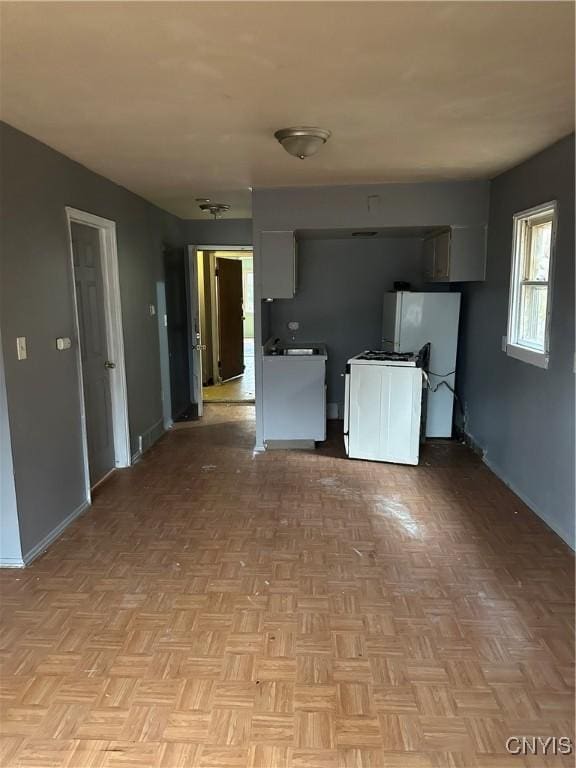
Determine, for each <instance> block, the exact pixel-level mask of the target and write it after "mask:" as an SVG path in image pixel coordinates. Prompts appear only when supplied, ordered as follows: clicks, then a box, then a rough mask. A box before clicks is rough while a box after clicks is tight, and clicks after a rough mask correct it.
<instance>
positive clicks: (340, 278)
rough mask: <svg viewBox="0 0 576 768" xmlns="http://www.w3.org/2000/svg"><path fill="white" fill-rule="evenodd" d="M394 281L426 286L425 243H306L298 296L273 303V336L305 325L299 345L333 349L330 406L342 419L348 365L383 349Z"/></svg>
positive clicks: (300, 257)
mask: <svg viewBox="0 0 576 768" xmlns="http://www.w3.org/2000/svg"><path fill="white" fill-rule="evenodd" d="M394 280H407V281H408V282H410V283H412V287H413V288H415V289H418V288H421V287H422V283H423V270H422V241H421V240H419V239H415V238H395V239H378V240H351V239H348V240H345V239H332V240H302V241H301V242H300V243H299V247H298V292H297V294H296V297H295V298H294V299H283V300H277V301H274V302H273V303H272V304H271V305H270V335H271V336H278V337H280V338H281V339H282V340H285V339H289V338H291V332H290V331H289V330H288V329H287V327H286V324H287V323H288V321H290V320H297V321H298V322H299V323H300V330H299V331H297V332H296V334H295V335H296V340H297V341H303V342H304V341H318V342H324V343H326V344H327V346H328V365H327V374H328V402H329V403H338V405H339V413H340V415H342V413H343V411H342V406H343V403H344V380H343V378H342V377H341V375H340V374H341V373H342V372H343V371H344V368H345V366H346V361H347V360H348V359H349V358H350V357H352V355H356V354H358V352H361V351H362V350H363V349H369V348H372V349H378V348H379V346H380V338H381V323H382V296H383V294H384V292H385V291H389V290H392V288H393V283H394Z"/></svg>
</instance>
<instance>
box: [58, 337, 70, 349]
mask: <svg viewBox="0 0 576 768" xmlns="http://www.w3.org/2000/svg"><path fill="white" fill-rule="evenodd" d="M71 346H72V339H70V338H69V337H68V336H60V337H58V338H57V339H56V349H57V350H58V351H59V352H63V351H64V350H65V349H70V347H71Z"/></svg>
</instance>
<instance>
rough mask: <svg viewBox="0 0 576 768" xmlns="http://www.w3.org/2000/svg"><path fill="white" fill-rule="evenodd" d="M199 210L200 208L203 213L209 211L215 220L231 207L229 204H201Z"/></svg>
mask: <svg viewBox="0 0 576 768" xmlns="http://www.w3.org/2000/svg"><path fill="white" fill-rule="evenodd" d="M198 208H200V210H201V211H209V212H210V213H211V214H212V216H214V218H215V219H217V218H218V216H220V215H221V214H222V213H225V212H226V211H229V210H230V206H229V205H228V204H227V203H210V202H206V203H200V205H199V206H198Z"/></svg>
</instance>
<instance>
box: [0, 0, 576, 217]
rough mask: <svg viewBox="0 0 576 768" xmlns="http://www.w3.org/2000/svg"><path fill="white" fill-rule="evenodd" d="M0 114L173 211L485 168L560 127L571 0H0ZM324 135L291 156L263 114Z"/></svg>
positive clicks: (514, 158) (567, 88) (567, 95)
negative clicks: (288, 189)
mask: <svg viewBox="0 0 576 768" xmlns="http://www.w3.org/2000/svg"><path fill="white" fill-rule="evenodd" d="M1 12H2V22H3V24H2V64H3V74H2V81H1V88H2V90H1V96H2V119H4V120H5V121H6V122H8V123H10V124H11V125H14V126H15V127H17V128H19V129H21V130H23V131H25V132H26V133H29V134H31V135H32V136H35V137H36V138H38V139H40V140H41V141H43V142H45V143H46V144H48V145H50V146H52V147H54V148H56V149H58V150H60V151H61V152H63V153H64V154H66V155H68V156H70V157H72V158H74V159H75V160H78V161H79V162H81V163H83V164H84V165H86V166H88V167H89V168H92V169H93V170H95V171H98V172H99V173H101V174H103V175H104V176H107V177H108V178H110V179H113V180H114V181H116V182H118V183H119V184H122V185H123V186H125V187H127V188H128V189H131V190H133V191H134V192H137V193H139V194H140V195H142V196H143V197H145V198H147V199H148V200H151V201H152V202H154V203H157V204H158V205H160V206H162V207H163V208H165V209H167V210H170V211H173V212H174V213H176V214H178V215H180V216H184V217H198V218H206V214H203V213H200V211H199V210H198V208H197V203H195V200H194V198H195V197H204V196H206V197H210V198H212V199H213V200H217V201H219V202H228V203H231V204H232V210H231V211H230V213H229V214H227V216H228V217H230V218H240V217H243V216H249V215H250V192H249V190H248V187H249V186H259V187H262V186H300V185H319V184H354V183H381V182H387V181H424V180H442V179H470V178H486V177H490V176H493V175H494V174H496V173H498V172H499V171H501V170H503V169H505V168H507V167H510V166H512V165H514V164H516V163H517V162H519V161H521V160H523V159H524V158H525V157H528V156H529V155H531V154H533V153H534V152H536V151H538V150H539V149H541V148H543V147H545V146H547V145H548V144H550V143H552V142H553V141H555V140H556V139H559V138H561V137H562V136H564V135H566V134H567V133H569V132H571V131H572V130H573V127H574V4H573V3H571V2H564V3H560V2H526V3H524V2H501V3H498V2H492V3H484V2H428V3H420V2H398V3H395V2H373V3H364V2H265V3H262V2H254V3H251V2H174V3H162V2H125V3H122V2H117V3H98V2H94V3H92V2H81V3H69V2H63V3H60V2H55V3H51V2H48V3H42V2H41V3H34V2H31V3H6V2H4V3H2V8H1ZM295 124H309V125H320V126H322V127H326V128H329V129H331V130H332V131H333V137H332V139H331V140H330V141H329V143H328V144H327V145H326V146H325V147H324V148H323V149H322V150H321V151H320V153H319V154H318V155H317V156H315V157H313V158H310V159H308V160H305V161H301V160H298V159H296V158H293V157H291V156H289V155H288V154H287V153H286V152H284V150H282V149H281V147H280V145H279V144H277V143H276V141H275V139H274V138H273V133H274V131H275V130H276V129H278V128H283V127H285V126H290V125H295Z"/></svg>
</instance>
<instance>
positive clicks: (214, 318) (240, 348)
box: [196, 247, 255, 403]
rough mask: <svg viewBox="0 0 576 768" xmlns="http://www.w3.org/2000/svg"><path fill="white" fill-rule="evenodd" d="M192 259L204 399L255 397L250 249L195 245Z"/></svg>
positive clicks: (229, 400)
mask: <svg viewBox="0 0 576 768" xmlns="http://www.w3.org/2000/svg"><path fill="white" fill-rule="evenodd" d="M196 260H197V262H196V269H197V275H198V310H199V311H198V317H199V338H198V342H199V346H200V352H201V362H202V375H201V379H202V400H203V402H204V403H253V402H254V397H255V384H254V288H253V286H254V274H253V254H252V249H251V248H245V247H243V248H235V249H229V250H228V249H227V250H224V249H222V250H220V249H218V250H211V249H209V248H204V249H197V250H196Z"/></svg>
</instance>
